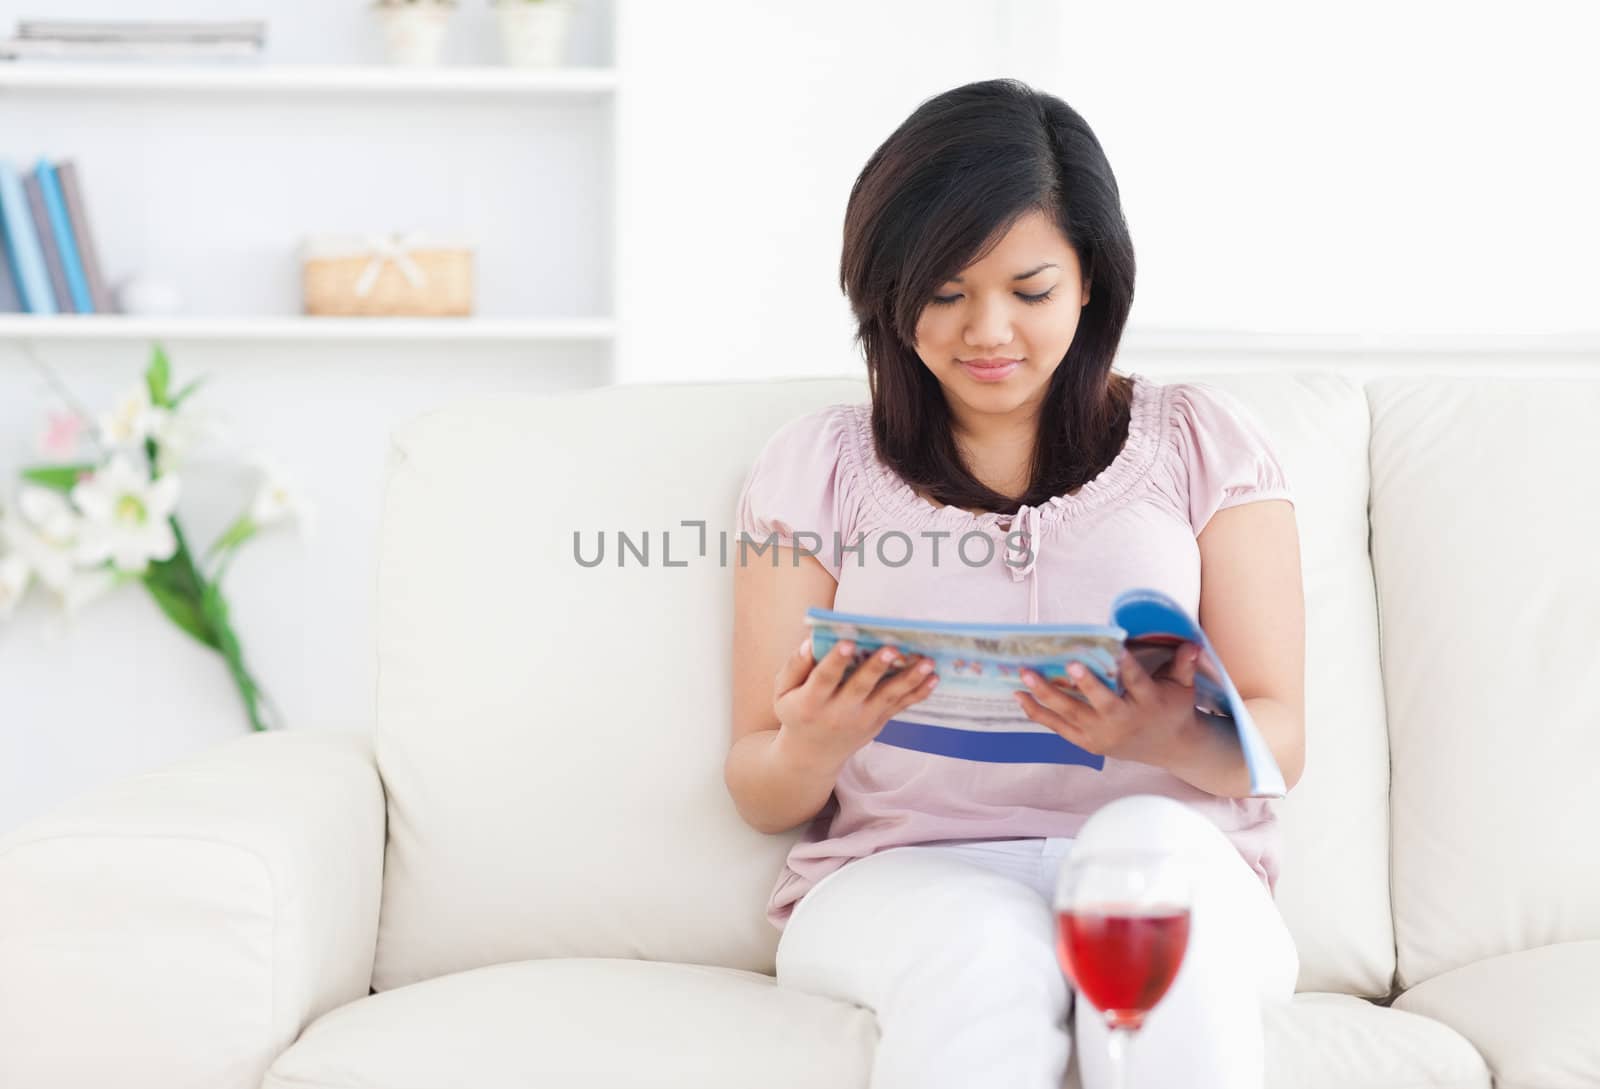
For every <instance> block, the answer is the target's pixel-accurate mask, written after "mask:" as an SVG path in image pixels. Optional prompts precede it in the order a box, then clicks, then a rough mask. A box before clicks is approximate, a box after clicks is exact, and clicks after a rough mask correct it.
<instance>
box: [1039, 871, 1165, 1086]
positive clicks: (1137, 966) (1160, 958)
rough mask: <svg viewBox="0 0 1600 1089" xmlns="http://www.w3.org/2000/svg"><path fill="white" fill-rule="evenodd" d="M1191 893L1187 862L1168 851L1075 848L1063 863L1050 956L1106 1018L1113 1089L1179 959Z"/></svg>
mask: <svg viewBox="0 0 1600 1089" xmlns="http://www.w3.org/2000/svg"><path fill="white" fill-rule="evenodd" d="M1193 899H1194V892H1193V878H1192V875H1191V873H1190V870H1189V864H1188V862H1187V861H1186V860H1185V859H1184V858H1183V857H1182V856H1181V855H1178V854H1175V853H1173V852H1170V851H1162V850H1159V849H1154V848H1151V849H1145V848H1114V849H1113V848H1101V849H1089V850H1084V851H1080V850H1077V849H1073V850H1071V851H1070V852H1069V853H1068V855H1067V859H1066V861H1065V862H1064V863H1063V864H1062V867H1061V873H1060V876H1059V878H1058V880H1057V883H1056V898H1055V911H1056V957H1057V959H1058V960H1059V961H1060V963H1061V970H1062V971H1063V972H1065V973H1066V974H1067V977H1068V978H1069V979H1070V980H1071V981H1072V983H1073V985H1074V987H1075V988H1076V989H1077V992H1078V994H1079V995H1081V996H1082V997H1083V998H1084V999H1085V1000H1086V1001H1088V1002H1089V1004H1090V1005H1092V1006H1093V1007H1094V1008H1095V1009H1096V1010H1098V1011H1099V1012H1100V1015H1101V1016H1103V1017H1104V1018H1105V1020H1106V1027H1107V1029H1108V1030H1109V1031H1110V1038H1109V1043H1108V1050H1109V1052H1110V1059H1111V1075H1112V1084H1113V1085H1115V1086H1116V1087H1117V1089H1124V1086H1126V1084H1127V1082H1126V1078H1127V1071H1126V1062H1127V1048H1128V1045H1129V1043H1130V1042H1131V1041H1132V1040H1133V1037H1134V1035H1135V1034H1136V1033H1137V1032H1138V1031H1139V1029H1140V1027H1141V1026H1142V1025H1143V1024H1144V1019H1145V1015H1146V1014H1148V1013H1149V1012H1150V1011H1151V1010H1152V1009H1153V1008H1154V1007H1155V1005H1156V1003H1158V1002H1160V1001H1161V998H1162V996H1163V995H1165V994H1166V993H1167V989H1168V988H1169V987H1171V986H1172V981H1173V980H1174V979H1175V978H1176V977H1177V975H1178V969H1179V968H1180V967H1181V966H1182V964H1183V955H1184V952H1185V951H1186V950H1187V949H1188V946H1189V918H1190V910H1191V907H1192V905H1193ZM1085 1012H1086V1011H1081V1010H1080V1011H1079V1014H1078V1015H1079V1016H1080V1017H1081V1016H1084V1015H1085Z"/></svg>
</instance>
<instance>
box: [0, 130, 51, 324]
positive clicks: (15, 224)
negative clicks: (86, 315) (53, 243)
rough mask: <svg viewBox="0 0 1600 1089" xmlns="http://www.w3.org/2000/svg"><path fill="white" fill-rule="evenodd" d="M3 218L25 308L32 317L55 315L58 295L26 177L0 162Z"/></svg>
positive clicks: (7, 246)
mask: <svg viewBox="0 0 1600 1089" xmlns="http://www.w3.org/2000/svg"><path fill="white" fill-rule="evenodd" d="M0 217H4V219H5V224H6V252H7V253H8V254H9V255H10V257H11V260H12V265H11V271H12V272H14V273H15V274H16V277H17V289H18V291H19V293H20V294H21V295H22V305H23V306H24V307H26V308H27V311H28V313H30V314H54V313H55V312H56V298H55V294H54V293H53V292H52V291H51V290H50V274H49V272H48V271H47V270H46V269H45V264H44V250H43V248H42V247H41V246H40V244H39V233H38V232H37V231H36V230H35V229H34V226H33V215H32V213H31V212H29V210H28V197H27V194H26V193H25V192H23V186H22V178H21V176H20V175H19V174H18V173H17V171H16V169H15V168H14V167H12V165H11V164H10V163H9V162H6V161H5V160H3V159H0Z"/></svg>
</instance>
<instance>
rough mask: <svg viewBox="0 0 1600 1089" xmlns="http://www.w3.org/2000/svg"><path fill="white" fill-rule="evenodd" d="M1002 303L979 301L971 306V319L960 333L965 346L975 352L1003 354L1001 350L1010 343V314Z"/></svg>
mask: <svg viewBox="0 0 1600 1089" xmlns="http://www.w3.org/2000/svg"><path fill="white" fill-rule="evenodd" d="M1009 309H1010V308H1009V307H1007V306H1006V304H1005V303H1003V302H993V301H989V302H984V301H979V302H977V303H975V304H974V305H973V308H972V310H971V311H970V313H971V318H970V320H969V321H968V322H967V327H966V329H965V330H964V331H963V333H962V339H963V340H965V341H966V343H967V346H968V347H969V348H972V349H973V350H974V351H977V352H992V353H995V354H1004V353H1003V351H1002V349H1004V348H1005V346H1006V345H1007V344H1010V343H1011V314H1010V312H1009Z"/></svg>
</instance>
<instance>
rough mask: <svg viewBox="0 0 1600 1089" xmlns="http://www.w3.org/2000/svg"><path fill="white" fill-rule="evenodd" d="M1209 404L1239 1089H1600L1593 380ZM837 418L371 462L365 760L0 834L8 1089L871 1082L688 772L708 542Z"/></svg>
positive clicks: (470, 411)
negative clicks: (1279, 561)
mask: <svg viewBox="0 0 1600 1089" xmlns="http://www.w3.org/2000/svg"><path fill="white" fill-rule="evenodd" d="M1201 377H1202V378H1203V379H1204V380H1206V381H1211V382H1213V383H1215V384H1216V385H1219V386H1221V387H1223V388H1226V389H1228V390H1231V391H1232V392H1234V393H1235V394H1237V395H1238V396H1239V397H1240V398H1241V399H1242V400H1243V401H1244V402H1245V403H1246V404H1247V405H1249V406H1250V407H1251V408H1253V409H1254V410H1255V411H1256V413H1257V414H1258V415H1259V417H1260V418H1261V419H1262V420H1263V421H1264V422H1265V423H1266V425H1267V426H1268V427H1269V429H1270V431H1271V432H1272V434H1273V436H1274V437H1275V440H1276V442H1277V445H1278V448H1279V451H1280V453H1281V454H1282V456H1283V459H1284V464H1285V466H1286V468H1287V470H1288V471H1289V473H1290V476H1291V478H1292V482H1293V483H1294V485H1295V487H1296V490H1297V495H1298V515H1299V525H1300V529H1301V534H1302V541H1303V547H1302V555H1303V562H1304V571H1305V588H1306V602H1307V608H1308V625H1309V627H1308V632H1307V646H1308V660H1309V668H1308V701H1309V707H1308V729H1309V758H1308V764H1307V769H1306V772H1305V776H1304V779H1303V780H1302V782H1301V783H1300V785H1299V786H1298V787H1297V789H1296V790H1295V791H1294V792H1293V793H1292V794H1291V796H1290V797H1289V798H1288V799H1287V800H1286V801H1285V802H1284V803H1282V814H1283V819H1284V824H1285V829H1286V838H1287V844H1286V856H1287V857H1286V863H1285V871H1284V875H1283V878H1282V881H1281V884H1280V889H1279V899H1280V902H1281V904H1282V906H1283V910H1284V911H1285V913H1286V915H1287V917H1288V919H1289V922H1290V924H1291V925H1292V927H1293V931H1294V934H1295V937H1296V939H1297V941H1298V943H1299V948H1300V954H1301V959H1302V972H1301V977H1300V981H1299V989H1300V991H1301V992H1302V993H1301V994H1299V995H1298V997H1297V998H1296V1000H1295V1001H1294V1003H1293V1005H1292V1006H1289V1007H1287V1008H1284V1009H1282V1010H1279V1011H1275V1012H1273V1013H1271V1014H1270V1015H1269V1017H1268V1025H1267V1029H1268V1050H1269V1065H1270V1071H1269V1084H1270V1085H1271V1086H1273V1087H1275V1089H1278V1087H1293V1089H1324V1087H1326V1089H1365V1087H1371V1089H1380V1087H1381V1089H1415V1087H1419V1086H1448V1087H1455V1089H1468V1087H1476V1086H1489V1085H1491V1084H1494V1085H1497V1086H1502V1087H1506V1089H1578V1087H1580V1086H1590V1087H1592V1086H1595V1085H1600V863H1597V859H1600V846H1597V843H1596V837H1597V834H1600V791H1596V790H1595V789H1594V779H1595V775H1596V767H1597V765H1600V711H1597V710H1596V703H1595V691H1596V685H1597V683H1600V658H1597V657H1596V655H1597V651H1596V645H1597V640H1596V636H1595V632H1596V621H1595V618H1596V616H1597V615H1600V577H1597V576H1596V571H1597V568H1596V566H1595V559H1594V556H1595V547H1596V544H1595V542H1596V541H1597V540H1600V485H1597V484H1596V482H1595V469H1596V466H1600V427H1597V426H1596V421H1600V380H1591V379H1560V380H1557V379H1543V380H1535V379H1519V380H1512V379H1505V378H1484V379H1478V378H1446V377H1425V376H1423V377H1385V378H1380V379H1372V380H1369V381H1365V382H1359V381H1356V380H1353V379H1350V378H1348V377H1342V376H1340V375H1338V374H1335V373H1331V372H1316V371H1310V372H1308V371H1301V372H1298V373H1282V374H1272V375H1264V374H1248V375H1246V374H1222V373H1215V374H1207V375H1204V376H1201ZM1163 380H1176V379H1163ZM865 396H866V390H865V386H864V383H862V382H860V381H858V380H854V379H837V380H792V381H776V382H764V383H749V384H695V385H672V386H658V387H646V386H625V387H612V388H606V389H599V390H591V391H584V392H579V393H573V394H562V395H557V396H551V397H547V398H540V397H526V398H520V399H519V398H501V399H495V400H485V401H478V402H473V403H468V404H462V405H455V406H452V407H448V408H445V409H443V410H440V411H437V412H434V413H431V414H429V415H427V416H424V417H422V418H420V419H417V420H416V421H414V422H412V423H411V424H409V425H408V426H406V427H405V428H403V429H401V430H400V431H399V432H398V433H397V434H396V436H395V441H394V445H393V450H392V454H391V459H390V471H389V476H388V484H387V489H388V491H387V496H386V501H385V520H384V527H383V532H382V539H381V546H380V563H379V575H378V577H379V608H378V611H379V616H378V647H377V653H378V656H379V685H378V693H377V701H378V706H377V724H376V732H375V741H374V742H372V743H369V742H368V741H367V740H365V738H364V737H362V736H357V735H350V736H331V735H327V734H314V733H309V732H289V733H282V734H273V735H264V736H253V737H249V738H245V739H241V740H240V741H238V742H236V743H233V744H230V745H228V746H226V747H224V748H222V749H220V750H218V751H215V752H213V753H209V754H206V755H203V756H201V757H199V758H196V759H192V760H189V761H187V762H185V763H183V764H180V765H178V766H175V767H172V768H170V769H168V770H164V771H161V772H158V773H155V774H149V775H144V776H141V777H138V778H135V779H132V780H130V781H127V782H124V783H122V784H121V785H119V786H117V787H116V788H114V789H111V790H107V791H103V792H101V793H99V794H97V795H95V796H93V797H91V798H88V799H85V800H83V801H81V802H80V803H78V804H76V805H74V806H72V807H70V808H68V809H67V810H65V811H62V812H59V813H57V814H56V815H53V816H51V817H49V818H46V819H42V820H39V821H37V822H35V823H34V824H32V825H31V826H29V827H26V828H24V829H22V830H20V831H19V832H18V833H16V834H14V835H12V836H10V837H8V839H7V840H6V841H5V842H4V844H0V1086H3V1087H4V1089H57V1087H59V1089H67V1087H73V1089H80V1087H81V1089H104V1087H106V1086H112V1085H115V1086H117V1087H118V1089H142V1087H150V1089H156V1087H159V1089H190V1087H192V1089H255V1087H256V1086H262V1085H264V1086H267V1087H270V1089H355V1087H361V1089H380V1087H381V1089H446V1087H456V1086H460V1087H472V1089H493V1087H500V1086H505V1087H510V1086H551V1087H555V1086H561V1087H563V1089H581V1087H595V1089H601V1087H604V1089H629V1087H644V1086H649V1087H665V1086H675V1087H677V1086H681V1087H684V1089H690V1087H692V1089H749V1087H754V1086H759V1087H761V1089H780V1087H789V1086H793V1087H802V1086H805V1087H810V1086H816V1087H824V1086H826V1087H829V1089H838V1087H842V1086H864V1085H865V1084H866V1074H867V1070H868V1065H869V1060H870V1056H871V1053H872V1050H873V1047H874V1044H875V1039H876V1033H877V1029H876V1025H875V1022H874V1018H873V1015H872V1013H871V1012H870V1011H869V1010H866V1009H862V1008H859V1007H855V1006H851V1005H847V1004H844V1003H841V1002H838V1001H835V1000H832V999H827V998H823V997H819V996H814V995H810V994H805V993H800V992H796V991H791V990H787V989H783V988H779V987H778V986H777V985H776V984H775V982H774V980H773V978H772V975H771V973H772V970H773V955H774V949H775V947H776V942H777V937H778V935H777V932H776V931H775V930H773V929H772V927H771V926H770V925H769V924H768V923H767V922H766V920H765V918H764V917H763V906H764V903H765V900H766V897H767V893H768V891H769V889H770V887H771V885H772V882H773V880H774V878H775V876H776V875H777V873H778V870H779V868H780V866H781V863H782V860H783V857H784V854H785V852H786V850H787V848H788V846H789V844H790V843H791V842H792V840H793V839H794V837H795V835H798V830H797V831H796V832H795V833H791V834H788V835H783V836H766V835H762V834H760V833H758V832H755V831H753V830H752V829H750V828H748V827H747V826H745V825H744V824H743V823H742V822H741V820H740V819H739V817H738V815H737V814H736V812H735V810H734V807H733V804H732V802H731V801H730V799H729V798H728V796H727V792H726V790H725V788H724V785H723V782H722V761H723V756H724V753H725V751H726V748H727V743H728V732H729V726H728V719H729V698H730V682H729V673H728V671H729V650H728V645H729V644H728V641H729V626H730V618H731V575H732V572H731V570H730V569H729V568H728V567H725V566H723V564H722V563H721V561H720V559H719V534H721V533H724V532H726V533H729V534H730V536H731V534H732V525H733V523H732V518H733V508H734V499H735V497H736V495H737V492H738V489H739V486H740V484H741V483H742V481H743V478H744V474H745V472H746V469H747V468H748V466H749V464H750V463H751V461H752V459H753V458H754V456H755V454H756V452H757V450H758V449H759V448H760V445H761V444H762V442H763V441H764V440H765V439H766V437H767V436H768V435H769V434H771V433H772V431H773V430H775V429H776V428H777V427H778V426H779V425H780V424H781V423H783V422H784V421H786V420H788V419H790V418H792V417H794V416H796V415H798V414H800V413H802V412H805V411H809V410H810V409H812V408H814V407H817V406H820V405H823V404H825V403H829V402H833V401H838V400H857V399H861V398H864V397H865ZM701 520H703V521H704V522H705V523H706V527H705V532H706V535H707V536H706V548H705V550H704V555H702V554H701V550H700V547H699V544H700V532H699V530H698V529H697V527H695V526H694V525H692V524H691V525H685V524H684V523H693V522H696V521H701ZM645 531H649V537H650V542H649V551H648V557H649V558H648V564H644V563H641V562H639V561H638V559H637V557H636V556H635V555H634V553H631V552H630V553H628V555H627V562H626V563H625V564H624V565H622V566H618V562H617V560H618V555H619V552H618V548H617V544H618V540H617V534H618V533H619V532H620V533H626V534H628V535H629V537H630V539H631V540H632V542H633V543H634V545H635V546H638V545H639V543H640V541H641V540H642V538H643V534H644V532H645ZM667 531H670V537H669V539H670V545H668V546H667V548H668V552H667V554H666V555H663V537H662V535H663V533H664V532H667ZM575 532H580V533H582V535H583V538H582V539H583V542H584V550H585V554H586V555H587V554H592V549H593V548H594V547H595V542H596V540H597V539H598V538H599V537H600V536H601V535H602V534H603V535H604V536H605V538H606V544H607V552H606V558H605V562H604V564H603V565H601V566H599V567H594V568H588V567H584V566H582V565H580V564H579V563H578V562H577V559H576V557H575V552H574V533H575ZM668 561H670V563H671V566H668ZM1380 620H1381V624H1380ZM1380 636H1381V642H1380ZM907 910H908V911H909V910H914V906H913V905H907ZM1391 999H1392V1005H1389V1004H1388V1003H1389V1001H1390V1000H1391ZM1374 1000H1376V1001H1374ZM1491 1077H1492V1078H1493V1081H1492V1083H1491Z"/></svg>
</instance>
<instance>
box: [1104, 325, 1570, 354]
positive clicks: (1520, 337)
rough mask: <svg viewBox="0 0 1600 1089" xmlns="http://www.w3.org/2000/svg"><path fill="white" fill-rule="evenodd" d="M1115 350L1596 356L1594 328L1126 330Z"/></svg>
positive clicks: (1152, 352) (1232, 352) (1140, 328)
mask: <svg viewBox="0 0 1600 1089" xmlns="http://www.w3.org/2000/svg"><path fill="white" fill-rule="evenodd" d="M1120 350H1122V351H1129V352H1143V353H1150V354H1161V353H1174V354H1177V355H1194V354H1196V353H1200V352H1220V353H1226V354H1230V355H1233V354H1250V355H1260V354H1267V355H1273V354H1290V355H1293V354H1300V353H1315V354H1322V353H1327V354H1333V355H1351V354H1358V355H1359V354H1366V355H1388V354H1393V355H1446V356H1456V355H1507V354H1517V353H1526V354H1528V355H1534V356H1549V355H1579V356H1585V355H1600V329H1596V330H1573V331H1569V332H1560V333H1408V332H1374V333H1311V332H1303V333H1274V332H1247V331H1243V330H1239V331H1232V330H1221V329H1152V328H1143V327H1137V326H1133V325H1130V326H1129V327H1128V328H1127V330H1126V331H1125V332H1124V334H1123V337H1122V343H1121V345H1120Z"/></svg>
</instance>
